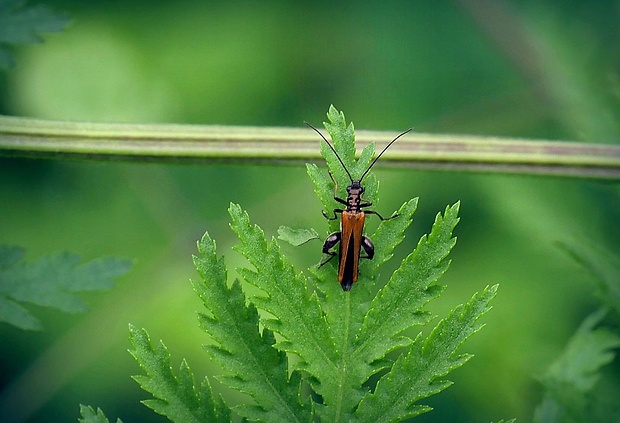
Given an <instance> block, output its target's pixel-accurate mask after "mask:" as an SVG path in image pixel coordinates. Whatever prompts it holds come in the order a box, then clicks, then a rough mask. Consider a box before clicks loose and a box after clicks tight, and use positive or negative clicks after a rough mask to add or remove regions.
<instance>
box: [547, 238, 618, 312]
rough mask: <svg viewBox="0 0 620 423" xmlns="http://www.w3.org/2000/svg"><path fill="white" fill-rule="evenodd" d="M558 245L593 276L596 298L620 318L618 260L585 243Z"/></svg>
mask: <svg viewBox="0 0 620 423" xmlns="http://www.w3.org/2000/svg"><path fill="white" fill-rule="evenodd" d="M558 245H559V247H560V248H561V249H562V250H564V251H565V252H566V253H567V254H568V255H569V256H570V257H572V258H573V259H574V260H575V261H576V262H577V263H579V264H580V265H581V266H583V267H584V268H585V269H586V270H588V271H589V272H590V273H591V274H592V275H593V276H594V278H595V281H596V284H597V288H598V290H597V295H598V297H599V298H600V299H601V301H602V302H603V303H604V304H607V305H608V306H609V307H611V308H612V309H613V310H615V312H616V314H617V315H618V316H620V258H619V257H618V256H617V255H615V254H612V253H610V252H609V251H607V250H606V249H604V248H601V247H598V246H596V245H592V244H589V243H587V242H571V243H568V242H560V243H558Z"/></svg>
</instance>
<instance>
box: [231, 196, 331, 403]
mask: <svg viewBox="0 0 620 423" xmlns="http://www.w3.org/2000/svg"><path fill="white" fill-rule="evenodd" d="M229 212H230V216H231V218H232V223H231V228H232V230H233V232H235V233H236V234H237V236H238V237H239V240H240V241H241V244H240V245H238V246H236V247H235V250H237V251H238V252H239V253H241V254H242V255H243V256H244V257H245V258H246V259H247V260H248V261H249V262H250V263H251V264H252V265H253V266H254V267H255V268H256V271H252V270H249V269H245V268H243V269H237V271H238V272H239V274H241V275H242V276H243V278H244V279H245V280H246V281H247V282H248V283H250V284H252V285H254V286H256V287H258V288H259V289H261V290H262V291H263V292H264V294H265V295H264V296H254V297H252V299H251V301H252V302H253V303H254V304H256V306H257V307H259V308H261V309H263V310H265V311H267V312H268V313H270V314H272V315H273V316H277V317H276V318H275V319H263V320H262V323H263V324H264V325H265V327H267V328H269V329H270V330H272V331H274V332H277V333H279V334H281V335H282V336H283V337H284V338H285V339H284V340H283V341H281V342H279V343H277V344H276V346H277V348H279V349H280V350H283V351H287V352H291V353H294V354H297V355H298V356H299V357H300V358H301V359H302V361H301V362H300V363H298V364H297V367H298V368H299V369H302V370H304V371H306V372H308V373H309V374H310V375H312V376H313V377H320V376H321V375H327V374H331V373H332V372H333V369H334V360H335V358H336V357H337V349H336V346H335V345H334V343H333V340H332V339H331V338H330V336H329V330H328V328H327V322H326V320H325V316H324V314H323V310H322V309H321V306H320V304H319V300H318V297H317V296H316V294H310V293H309V292H308V289H307V283H306V279H305V277H304V276H303V275H301V274H295V272H294V270H293V267H292V266H291V264H290V263H289V262H288V260H286V259H285V258H284V257H283V256H282V254H281V252H280V248H279V246H278V244H277V243H276V242H275V239H272V240H271V242H267V241H266V240H265V235H264V233H263V231H262V230H261V229H260V228H259V227H258V226H256V225H251V224H250V220H249V216H248V215H247V213H245V212H244V211H243V210H241V208H240V207H239V206H238V205H236V204H231V206H230V209H229ZM325 383H328V382H325ZM315 388H316V389H317V391H318V393H319V394H320V393H321V392H322V391H323V385H316V386H315Z"/></svg>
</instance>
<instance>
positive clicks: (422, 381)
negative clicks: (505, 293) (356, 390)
mask: <svg viewBox="0 0 620 423" xmlns="http://www.w3.org/2000/svg"><path fill="white" fill-rule="evenodd" d="M496 291H497V285H495V286H492V287H490V288H486V289H485V290H484V291H483V292H482V293H481V294H475V295H474V296H473V297H472V299H471V300H470V301H469V302H468V303H467V304H465V305H460V306H458V307H457V308H455V309H454V310H453V311H452V312H451V313H450V315H449V316H448V317H447V318H445V319H443V320H442V321H441V322H439V324H438V325H437V326H436V327H435V328H434V329H433V331H432V332H431V333H430V334H429V335H428V337H426V338H425V339H423V338H422V337H421V336H418V337H417V338H416V340H415V341H414V342H413V344H411V347H410V348H409V351H408V353H407V354H406V355H402V356H400V357H399V358H398V359H397V360H396V362H395V363H394V365H393V366H392V368H391V369H390V371H389V372H388V373H387V374H386V375H384V376H383V377H382V378H381V379H380V380H379V383H377V387H376V389H375V391H374V392H373V393H368V394H367V395H366V396H365V397H364V398H363V399H362V401H361V403H360V405H359V407H358V409H357V410H356V412H355V417H356V418H355V420H354V421H358V422H397V421H401V420H404V419H406V418H411V417H414V416H416V415H418V414H421V413H424V412H426V411H429V410H430V409H431V408H430V407H429V406H427V405H416V404H415V403H416V402H417V401H419V400H420V399H423V398H426V397H428V396H430V395H433V394H436V393H438V392H440V391H442V390H444V389H445V388H447V387H448V386H450V385H451V384H452V382H450V381H447V380H441V379H440V378H441V377H443V376H445V375H446V374H448V373H449V372H450V371H452V370H454V369H456V368H457V367H460V366H462V365H463V364H464V363H465V362H466V361H467V360H469V359H470V358H471V355H468V354H462V355H455V354H456V350H457V348H458V347H459V346H460V345H461V344H462V343H463V342H464V341H465V340H466V339H467V338H469V337H470V336H471V335H473V334H474V333H476V332H477V331H478V330H480V328H481V327H482V325H481V324H479V323H478V319H479V318H480V317H481V316H482V315H483V314H485V313H486V312H487V311H489V310H490V308H491V307H490V305H489V302H490V301H491V299H493V297H494V296H495V293H496Z"/></svg>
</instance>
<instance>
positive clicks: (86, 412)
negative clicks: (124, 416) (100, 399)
mask: <svg viewBox="0 0 620 423" xmlns="http://www.w3.org/2000/svg"><path fill="white" fill-rule="evenodd" d="M80 414H81V415H82V418H80V419H78V421H79V422H80V423H110V421H109V420H108V418H107V417H106V416H105V414H103V411H101V408H97V411H95V409H94V408H93V407H91V406H90V405H88V406H86V405H80ZM116 423H123V422H122V421H121V419H116Z"/></svg>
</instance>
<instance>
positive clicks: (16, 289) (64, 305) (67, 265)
mask: <svg viewBox="0 0 620 423" xmlns="http://www.w3.org/2000/svg"><path fill="white" fill-rule="evenodd" d="M22 257H23V250H21V249H19V248H17V247H2V248H0V322H1V321H4V322H6V323H9V324H12V325H14V326H16V327H18V328H20V329H29V330H39V329H41V327H42V326H41V323H40V322H39V320H38V319H37V318H36V317H34V316H33V315H32V314H30V312H29V311H28V310H27V309H26V308H24V307H23V306H22V304H23V303H29V304H35V305H38V306H42V307H49V308H54V309H58V310H60V311H64V312H67V313H82V312H85V311H87V310H88V307H87V306H86V303H85V302H84V301H83V300H82V299H81V298H80V297H79V296H77V295H76V294H78V293H81V292H91V291H103V290H107V289H110V288H111V287H112V286H113V285H114V284H113V282H112V279H113V278H115V277H117V276H120V275H122V274H124V273H125V272H127V270H128V269H129V267H130V265H131V262H130V261H128V260H120V259H114V258H104V259H97V260H92V261H90V262H85V263H81V262H80V261H81V259H80V256H79V255H77V254H72V253H59V254H52V255H48V256H44V257H43V258H41V259H39V260H38V261H36V262H33V263H24V262H22V261H21V259H22Z"/></svg>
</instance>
